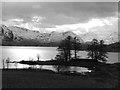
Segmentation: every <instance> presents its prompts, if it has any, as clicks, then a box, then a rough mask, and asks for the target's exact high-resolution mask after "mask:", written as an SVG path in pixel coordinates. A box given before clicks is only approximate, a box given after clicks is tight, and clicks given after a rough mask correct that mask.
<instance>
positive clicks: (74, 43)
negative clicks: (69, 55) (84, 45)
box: [72, 37, 80, 59]
mask: <svg viewBox="0 0 120 90" xmlns="http://www.w3.org/2000/svg"><path fill="white" fill-rule="evenodd" d="M72 46H73V50H74V58H75V59H77V53H78V50H79V47H80V41H79V40H78V39H77V38H76V37H74V40H73V43H72Z"/></svg>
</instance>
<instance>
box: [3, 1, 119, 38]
mask: <svg viewBox="0 0 120 90" xmlns="http://www.w3.org/2000/svg"><path fill="white" fill-rule="evenodd" d="M2 22H3V24H6V25H7V26H12V25H16V26H21V27H25V28H28V29H32V30H44V31H46V30H47V31H69V30H71V31H74V32H76V33H80V34H82V33H87V32H96V33H98V34H100V35H101V37H105V34H106V33H113V32H118V3H117V2H2Z"/></svg>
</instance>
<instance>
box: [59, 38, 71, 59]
mask: <svg viewBox="0 0 120 90" xmlns="http://www.w3.org/2000/svg"><path fill="white" fill-rule="evenodd" d="M71 39H72V37H71V36H68V37H67V38H66V39H65V40H62V41H61V43H60V45H59V47H58V51H59V52H60V53H59V54H61V55H60V56H62V57H63V60H65V61H70V59H71Z"/></svg>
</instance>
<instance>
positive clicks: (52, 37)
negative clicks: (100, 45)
mask: <svg viewBox="0 0 120 90" xmlns="http://www.w3.org/2000/svg"><path fill="white" fill-rule="evenodd" d="M3 32H4V33H3ZM9 32H11V33H9ZM11 35H13V37H12V40H13V41H24V40H33V41H36V42H39V43H51V42H60V41H61V40H63V39H65V38H66V37H67V36H71V37H77V38H78V39H79V41H80V42H81V43H83V42H84V41H83V40H82V39H81V37H80V36H79V35H76V34H75V33H73V32H71V31H67V32H55V31H53V32H51V33H41V32H39V31H33V30H29V29H25V28H21V27H16V26H11V27H7V26H5V25H2V26H1V29H0V36H2V37H3V39H5V38H4V37H10V36H11Z"/></svg>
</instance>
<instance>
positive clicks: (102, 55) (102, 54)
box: [98, 40, 108, 63]
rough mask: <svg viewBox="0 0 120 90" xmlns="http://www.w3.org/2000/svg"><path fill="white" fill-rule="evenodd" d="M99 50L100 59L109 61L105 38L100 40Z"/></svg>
mask: <svg viewBox="0 0 120 90" xmlns="http://www.w3.org/2000/svg"><path fill="white" fill-rule="evenodd" d="M98 51H99V56H98V60H99V61H102V62H104V63H105V62H106V61H107V60H106V58H108V56H107V51H106V48H105V45H104V41H103V40H100V43H99V47H98Z"/></svg>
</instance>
